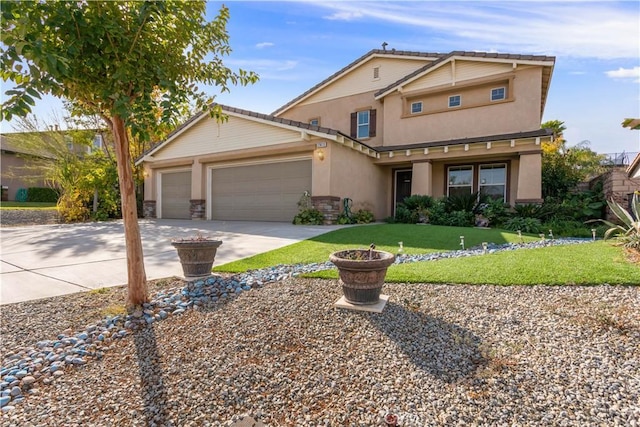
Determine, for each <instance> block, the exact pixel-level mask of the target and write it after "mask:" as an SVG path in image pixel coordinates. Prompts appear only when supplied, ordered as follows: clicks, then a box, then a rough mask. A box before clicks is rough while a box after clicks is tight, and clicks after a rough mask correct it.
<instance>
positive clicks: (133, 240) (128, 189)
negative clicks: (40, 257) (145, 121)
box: [110, 116, 148, 306]
mask: <svg viewBox="0 0 640 427" xmlns="http://www.w3.org/2000/svg"><path fill="white" fill-rule="evenodd" d="M110 122H111V130H112V131H113V137H114V141H115V148H116V150H115V151H116V161H117V164H118V180H119V182H120V195H121V198H122V219H123V221H124V239H125V244H126V247H127V275H128V280H129V281H128V288H127V289H128V292H127V303H128V305H130V306H131V305H140V304H143V303H145V302H147V298H148V297H147V276H146V274H145V272H144V258H143V255H142V239H141V238H140V228H139V227H138V212H137V204H136V192H135V183H134V180H133V171H132V167H131V155H130V154H129V137H128V135H127V131H126V129H125V126H124V121H123V120H122V118H121V117H119V116H114V117H112V118H111V119H110Z"/></svg>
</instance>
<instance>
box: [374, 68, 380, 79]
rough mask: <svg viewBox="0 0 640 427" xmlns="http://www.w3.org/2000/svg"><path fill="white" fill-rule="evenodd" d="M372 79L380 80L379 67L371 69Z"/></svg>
mask: <svg viewBox="0 0 640 427" xmlns="http://www.w3.org/2000/svg"><path fill="white" fill-rule="evenodd" d="M373 78H374V79H379V78H380V67H374V68H373Z"/></svg>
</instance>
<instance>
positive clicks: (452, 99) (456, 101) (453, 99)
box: [449, 95, 462, 108]
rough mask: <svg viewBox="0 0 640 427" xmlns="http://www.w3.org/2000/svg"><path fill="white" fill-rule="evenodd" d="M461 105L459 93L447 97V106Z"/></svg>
mask: <svg viewBox="0 0 640 427" xmlns="http://www.w3.org/2000/svg"><path fill="white" fill-rule="evenodd" d="M460 105H462V96H461V95H453V96H450V97H449V108H451V107H459V106H460Z"/></svg>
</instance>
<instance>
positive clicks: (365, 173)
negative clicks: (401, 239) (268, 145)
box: [312, 144, 391, 219]
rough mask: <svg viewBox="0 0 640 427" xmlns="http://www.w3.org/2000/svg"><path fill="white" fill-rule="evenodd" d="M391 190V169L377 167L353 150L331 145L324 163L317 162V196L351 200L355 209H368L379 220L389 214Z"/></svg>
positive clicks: (315, 171) (315, 185)
mask: <svg viewBox="0 0 640 427" xmlns="http://www.w3.org/2000/svg"><path fill="white" fill-rule="evenodd" d="M327 178H328V179H327ZM327 184H328V188H327ZM390 189H391V186H390V172H389V170H388V169H387V168H381V167H378V166H375V165H373V164H372V162H371V159H370V158H369V157H367V156H365V155H364V154H362V153H358V152H356V151H354V150H351V149H350V148H347V147H343V146H341V145H339V144H331V146H330V151H329V153H328V154H327V155H326V157H325V160H324V161H323V162H317V161H316V160H314V168H313V190H312V191H313V195H314V196H337V197H340V198H341V199H344V198H346V197H348V198H350V199H351V200H353V209H354V210H355V209H360V208H366V209H369V210H372V212H373V214H374V216H375V217H376V219H383V218H385V217H386V216H388V215H389V209H390V200H391V199H390V195H389V191H390ZM327 191H328V194H325V192H327Z"/></svg>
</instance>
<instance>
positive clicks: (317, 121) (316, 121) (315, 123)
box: [309, 118, 320, 126]
mask: <svg viewBox="0 0 640 427" xmlns="http://www.w3.org/2000/svg"><path fill="white" fill-rule="evenodd" d="M309 124H310V125H311V126H320V119H319V118H315V119H311V120H309Z"/></svg>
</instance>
